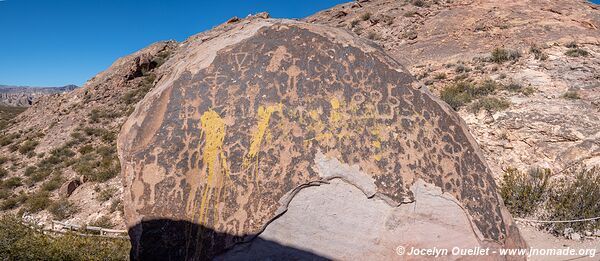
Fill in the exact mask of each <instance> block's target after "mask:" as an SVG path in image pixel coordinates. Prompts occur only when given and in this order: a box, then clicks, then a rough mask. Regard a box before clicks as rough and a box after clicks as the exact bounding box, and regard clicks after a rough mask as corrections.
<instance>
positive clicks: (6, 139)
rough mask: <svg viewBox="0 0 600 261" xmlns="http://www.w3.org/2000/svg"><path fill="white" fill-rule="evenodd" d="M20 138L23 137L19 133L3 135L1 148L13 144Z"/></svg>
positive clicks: (0, 139)
mask: <svg viewBox="0 0 600 261" xmlns="http://www.w3.org/2000/svg"><path fill="white" fill-rule="evenodd" d="M19 137H21V135H19V134H18V133H12V134H5V135H2V136H0V146H2V147H4V146H6V145H9V144H12V143H13V142H15V140H17V139H18V138H19Z"/></svg>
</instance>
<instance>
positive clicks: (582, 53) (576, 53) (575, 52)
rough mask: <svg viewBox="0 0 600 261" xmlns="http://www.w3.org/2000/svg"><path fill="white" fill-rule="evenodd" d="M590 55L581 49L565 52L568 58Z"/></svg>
mask: <svg viewBox="0 0 600 261" xmlns="http://www.w3.org/2000/svg"><path fill="white" fill-rule="evenodd" d="M589 54H590V53H589V52H588V51H586V50H584V49H581V48H571V49H569V50H567V51H566V52H565V55H567V56H570V57H581V56H588V55H589Z"/></svg>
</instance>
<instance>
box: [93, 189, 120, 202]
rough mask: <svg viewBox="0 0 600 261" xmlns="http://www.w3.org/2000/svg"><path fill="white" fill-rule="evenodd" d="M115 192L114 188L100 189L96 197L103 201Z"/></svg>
mask: <svg viewBox="0 0 600 261" xmlns="http://www.w3.org/2000/svg"><path fill="white" fill-rule="evenodd" d="M116 192H117V189H116V188H106V189H104V190H101V191H100V192H99V193H98V196H97V197H96V199H97V200H98V201H100V202H105V201H107V200H109V199H111V198H112V197H113V195H114V194H115V193H116Z"/></svg>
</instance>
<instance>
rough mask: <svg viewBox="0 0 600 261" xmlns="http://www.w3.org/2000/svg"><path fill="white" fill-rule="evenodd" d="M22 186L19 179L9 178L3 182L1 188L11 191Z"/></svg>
mask: <svg viewBox="0 0 600 261" xmlns="http://www.w3.org/2000/svg"><path fill="white" fill-rule="evenodd" d="M22 185H23V182H22V180H21V178H20V177H11V178H9V179H7V180H5V181H4V182H2V187H3V188H7V189H13V188H16V187H20V186H22Z"/></svg>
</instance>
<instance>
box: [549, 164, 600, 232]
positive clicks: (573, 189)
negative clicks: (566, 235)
mask: <svg viewBox="0 0 600 261" xmlns="http://www.w3.org/2000/svg"><path fill="white" fill-rule="evenodd" d="M569 174H570V175H567V178H564V179H562V180H560V181H559V182H556V183H555V185H554V186H553V190H552V193H551V194H550V196H549V200H548V212H549V216H548V217H547V218H548V219H549V220H575V219H586V218H594V217H600V203H599V202H600V168H598V167H594V168H591V169H585V167H581V168H579V169H575V170H573V171H571V173H569ZM546 227H547V228H549V229H551V230H553V231H554V232H557V233H562V232H563V231H564V229H565V228H572V229H573V230H575V231H578V232H584V231H594V230H595V229H600V221H598V220H596V221H588V222H573V223H552V224H547V225H546Z"/></svg>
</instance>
